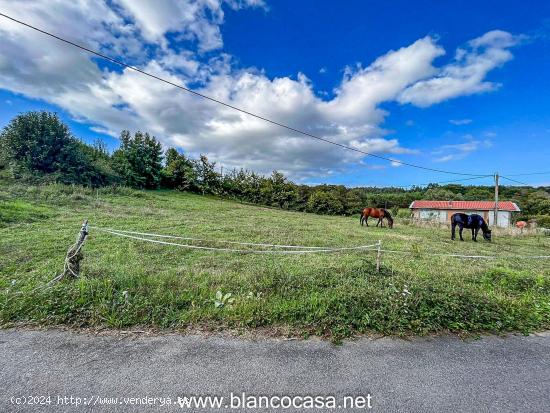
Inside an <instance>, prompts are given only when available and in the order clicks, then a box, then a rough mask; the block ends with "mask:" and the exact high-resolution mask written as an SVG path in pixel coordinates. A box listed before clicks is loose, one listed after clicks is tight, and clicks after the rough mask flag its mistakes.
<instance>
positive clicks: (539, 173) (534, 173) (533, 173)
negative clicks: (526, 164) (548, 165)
mask: <svg viewBox="0 0 550 413" xmlns="http://www.w3.org/2000/svg"><path fill="white" fill-rule="evenodd" d="M507 175H508V176H529V175H550V171H547V172H529V173H525V174H507Z"/></svg>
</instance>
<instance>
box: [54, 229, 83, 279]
mask: <svg viewBox="0 0 550 413" xmlns="http://www.w3.org/2000/svg"><path fill="white" fill-rule="evenodd" d="M87 237H88V220H87V219H86V220H84V222H83V223H82V227H81V228H80V232H79V233H78V236H77V237H76V243H75V244H74V245H73V246H72V247H70V248H69V250H68V251H67V256H66V257H65V266H64V267H63V273H62V274H61V276H60V277H58V278H59V279H63V278H78V275H79V273H80V261H82V259H83V258H84V255H83V254H82V251H81V250H82V246H83V245H84V241H86V238H87Z"/></svg>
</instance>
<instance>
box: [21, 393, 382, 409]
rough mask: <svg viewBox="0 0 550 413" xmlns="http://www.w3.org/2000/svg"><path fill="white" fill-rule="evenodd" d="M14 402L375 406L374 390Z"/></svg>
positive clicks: (23, 401) (41, 398)
mask: <svg viewBox="0 0 550 413" xmlns="http://www.w3.org/2000/svg"><path fill="white" fill-rule="evenodd" d="M10 402H11V404H12V405H36V406H74V407H84V406H109V405H119V406H158V407H172V408H177V409H182V410H186V409H190V410H191V409H192V410H200V409H209V410H211V409H220V410H224V409H241V410H246V409H281V410H290V409H291V410H301V409H303V410H317V409H323V410H327V409H358V410H359V409H372V406H373V399H372V396H371V395H370V394H366V395H353V396H334V395H269V396H267V395H254V394H247V393H244V392H241V393H230V394H229V396H220V395H182V396H176V397H150V396H144V397H102V396H97V395H92V396H87V397H75V396H60V395H55V396H50V395H48V396H13V397H11V399H10Z"/></svg>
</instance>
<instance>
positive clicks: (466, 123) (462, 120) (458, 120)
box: [449, 119, 472, 126]
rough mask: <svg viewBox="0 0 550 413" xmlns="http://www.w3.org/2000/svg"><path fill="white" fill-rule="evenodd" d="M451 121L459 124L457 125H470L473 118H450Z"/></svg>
mask: <svg viewBox="0 0 550 413" xmlns="http://www.w3.org/2000/svg"><path fill="white" fill-rule="evenodd" d="M449 123H452V124H453V125H457V126H461V125H468V124H470V123H472V119H450V120H449Z"/></svg>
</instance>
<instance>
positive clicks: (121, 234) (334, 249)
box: [93, 227, 377, 254]
mask: <svg viewBox="0 0 550 413" xmlns="http://www.w3.org/2000/svg"><path fill="white" fill-rule="evenodd" d="M93 228H95V229H96V230H99V231H102V232H106V233H109V234H112V235H116V236H119V237H125V238H130V239H135V240H139V241H146V242H151V243H154V244H161V245H171V246H175V247H182V248H189V249H198V250H206V251H221V252H239V253H247V254H311V253H319V252H340V251H352V250H368V249H372V248H375V247H376V246H377V244H372V245H360V246H357V247H306V246H298V245H277V244H262V243H258V244H255V243H251V242H249V243H239V242H233V241H217V240H204V239H201V240H199V239H197V238H184V237H177V236H170V235H160V234H148V233H136V232H135V231H124V232H122V231H119V230H113V229H107V228H98V227H93ZM131 234H142V235H148V236H156V237H162V238H174V239H186V240H193V241H201V242H212V243H215V242H225V243H232V244H239V245H249V246H263V247H272V248H302V249H290V250H284V249H283V250H253V249H238V248H219V247H205V246H202V245H191V244H179V243H176V242H169V241H160V240H156V239H149V238H144V237H139V236H136V235H131Z"/></svg>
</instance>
